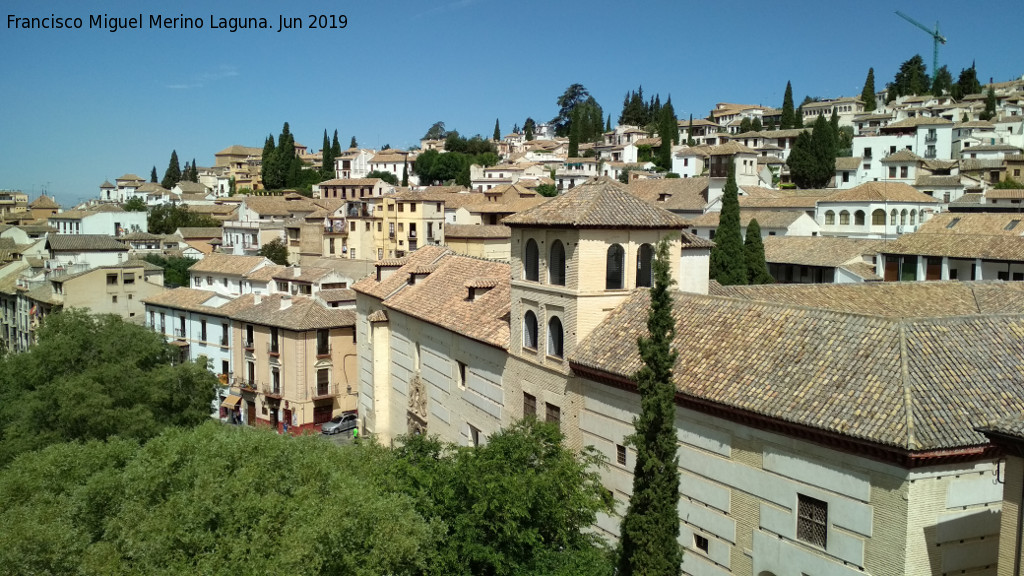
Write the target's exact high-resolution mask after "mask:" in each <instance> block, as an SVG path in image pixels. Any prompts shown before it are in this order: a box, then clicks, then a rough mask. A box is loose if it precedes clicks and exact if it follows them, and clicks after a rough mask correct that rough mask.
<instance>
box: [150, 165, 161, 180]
mask: <svg viewBox="0 0 1024 576" xmlns="http://www.w3.org/2000/svg"><path fill="white" fill-rule="evenodd" d="M149 181H150V182H152V183H154V184H156V183H157V182H159V180H157V179H156V166H153V171H152V172H150V173H149Z"/></svg>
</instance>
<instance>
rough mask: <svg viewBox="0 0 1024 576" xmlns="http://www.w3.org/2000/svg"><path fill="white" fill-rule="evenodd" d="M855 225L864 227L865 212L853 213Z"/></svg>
mask: <svg viewBox="0 0 1024 576" xmlns="http://www.w3.org/2000/svg"><path fill="white" fill-rule="evenodd" d="M853 224H854V225H855V226H863V225H864V211H863V210H857V211H856V212H854V213H853Z"/></svg>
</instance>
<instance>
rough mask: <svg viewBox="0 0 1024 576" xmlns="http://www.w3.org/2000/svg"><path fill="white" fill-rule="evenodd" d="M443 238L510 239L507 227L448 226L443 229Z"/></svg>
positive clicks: (510, 233)
mask: <svg viewBox="0 0 1024 576" xmlns="http://www.w3.org/2000/svg"><path fill="white" fill-rule="evenodd" d="M444 237H445V238H511V237H512V229H511V228H509V227H508V226H501V225H497V226H491V225H479V224H478V225H473V224H448V225H447V226H445V227H444Z"/></svg>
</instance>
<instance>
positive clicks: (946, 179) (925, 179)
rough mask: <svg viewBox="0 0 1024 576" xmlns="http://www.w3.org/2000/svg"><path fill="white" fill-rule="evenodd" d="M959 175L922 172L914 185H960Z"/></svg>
mask: <svg viewBox="0 0 1024 576" xmlns="http://www.w3.org/2000/svg"><path fill="white" fill-rule="evenodd" d="M959 185H960V177H959V176H931V175H928V174H920V175H918V177H917V179H916V180H914V186H915V187H917V186H959Z"/></svg>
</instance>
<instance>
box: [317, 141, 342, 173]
mask: <svg viewBox="0 0 1024 576" xmlns="http://www.w3.org/2000/svg"><path fill="white" fill-rule="evenodd" d="M334 140H335V141H337V140H338V131H337V130H335V131H334ZM320 156H321V158H320V178H322V179H323V180H331V179H333V178H334V176H335V174H334V159H335V158H337V156H336V155H335V154H334V147H333V146H331V141H330V140H329V139H328V138H327V130H326V129H325V130H324V143H323V145H322V146H321V147H320Z"/></svg>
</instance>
